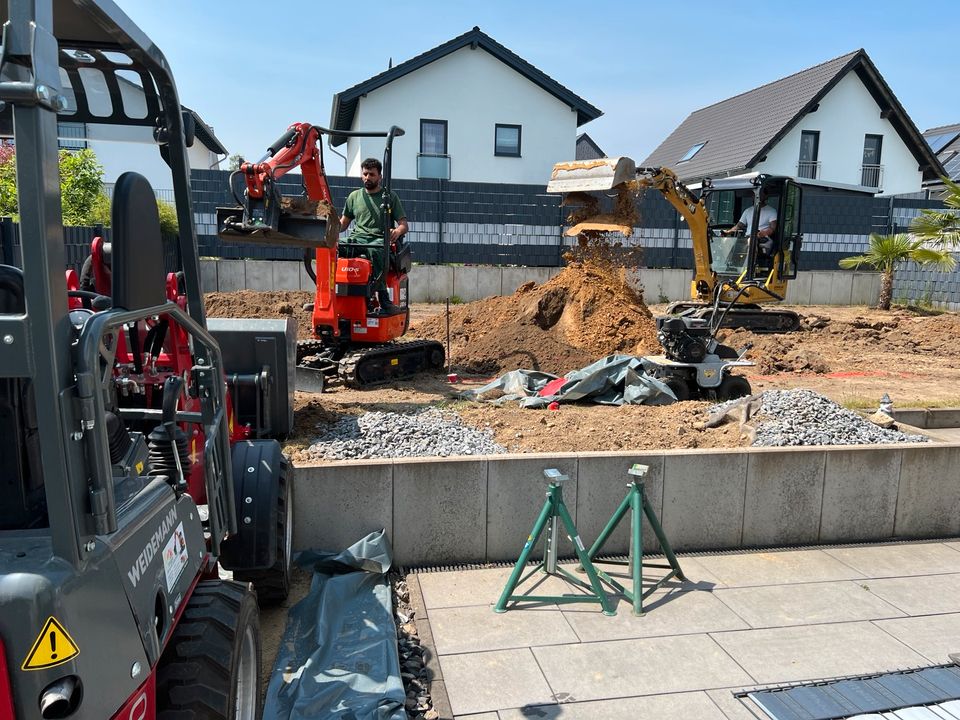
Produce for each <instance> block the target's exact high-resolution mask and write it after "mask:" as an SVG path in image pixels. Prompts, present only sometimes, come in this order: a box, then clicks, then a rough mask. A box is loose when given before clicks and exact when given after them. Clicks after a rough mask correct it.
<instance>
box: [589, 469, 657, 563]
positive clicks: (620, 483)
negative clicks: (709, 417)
mask: <svg viewBox="0 0 960 720" xmlns="http://www.w3.org/2000/svg"><path fill="white" fill-rule="evenodd" d="M635 463H640V464H642V465H646V466H648V467H649V468H650V470H649V472H648V474H647V476H646V477H645V478H644V483H643V486H644V495H645V496H646V499H647V503H648V504H649V506H650V507H651V508H653V511H654V513H655V514H656V516H657V517H658V518H659V517H661V515H662V504H663V455H662V454H641V453H638V454H636V455H630V454H626V453H625V454H622V455H621V454H617V455H612V454H610V453H581V454H580V461H579V465H578V468H577V530H579V531H580V534H581V535H582V536H583V538H584V542H585V543H587V546H588V547H589V546H591V545H592V543H593V541H594V540H595V539H596V538H597V537H599V535H600V533H601V531H602V530H603V528H604V527H605V526H606V524H607V522H608V521H609V520H610V518H611V516H612V515H613V513H614V511H616V509H617V508H618V507H619V506H620V503H621V502H623V499H624V498H625V497H626V494H627V482H628V480H629V479H630V478H631V476H629V475H627V470H628V469H629V468H630V467H631V466H632V465H634V464H635ZM630 522H631V520H630V515H629V513H628V514H627V515H625V516H624V517H623V519H622V520H621V521H620V524H619V525H618V526H617V529H616V530H614V531H613V534H612V535H611V536H610V537H609V539H608V540H607V542H606V543H605V544H604V546H603V548H602V549H601V555H626V554H627V552H629V549H630ZM669 540H670V538H669V537H668V538H667V541H668V542H669ZM643 548H644V550H646V551H659V549H660V543H659V542H658V541H657V536H656V535H654V533H653V528H652V527H651V526H650V523H649V522H648V521H647V519H646V518H644V519H643Z"/></svg>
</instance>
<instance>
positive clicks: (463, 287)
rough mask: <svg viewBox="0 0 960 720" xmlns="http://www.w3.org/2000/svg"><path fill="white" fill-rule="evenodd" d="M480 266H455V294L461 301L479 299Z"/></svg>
mask: <svg viewBox="0 0 960 720" xmlns="http://www.w3.org/2000/svg"><path fill="white" fill-rule="evenodd" d="M479 274H480V268H478V267H477V266H476V265H466V266H458V267H455V268H453V296H452V297H451V302H452V298H453V297H456V298H459V301H460V302H473V301H474V300H479V299H480V296H479V294H478V284H479V280H478V277H479Z"/></svg>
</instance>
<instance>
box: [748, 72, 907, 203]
mask: <svg viewBox="0 0 960 720" xmlns="http://www.w3.org/2000/svg"><path fill="white" fill-rule="evenodd" d="M804 130H816V131H819V132H820V151H819V156H818V159H819V160H820V176H819V179H820V180H824V181H827V182H836V183H844V184H847V185H860V180H861V172H860V168H861V165H862V164H863V139H864V135H867V134H869V135H882V136H883V144H882V149H881V153H880V164H881V165H882V166H883V186H882V188H881V189H882V191H883V194H884V195H899V194H902V193H911V192H918V191H919V190H920V189H921V183H922V180H923V174H922V173H921V172H920V171H919V170H918V169H917V166H918V165H919V163H918V162H917V159H916V158H915V157H914V156H913V153H911V152H910V150H909V149H908V148H907V146H906V144H904V142H903V140H902V139H901V137H900V135H899V134H898V133H897V131H896V129H895V128H894V127H893V125H892V124H891V123H890V121H889V120H886V119H882V118H881V117H880V107H879V106H878V105H877V102H876V100H874V99H873V96H872V95H871V94H870V92H869V91H868V90H867V88H866V87H865V86H864V84H863V82H862V81H861V80H860V78H859V77H858V76H857V74H856V73H854V72H851V73H848V74H847V75H846V76H845V77H844V78H843V79H842V80H841V81H840V82H839V83H837V84H836V86H834V88H833V89H832V90H831V91H830V92H829V93H827V95H826V96H825V97H824V98H823V100H821V101H820V107H819V108H818V109H817V111H816V112H814V113H810V114H808V115H806V116H804V117H803V118H802V119H801V120H800V122H799V123H797V125H796V126H795V127H793V128H792V129H791V130H790V132H789V133H787V135H786V136H785V137H784V138H783V139H782V140H781V141H780V142H779V143H777V145H776V146H774V147H773V148H772V149H771V150H770V152H769V153H767V159H766V160H765V161H764V162H761V163H757V165H756V166H755V168H754V169H755V170H757V171H759V172H768V173H772V174H778V175H796V174H797V162H798V160H799V159H800V134H801V132H802V131H804Z"/></svg>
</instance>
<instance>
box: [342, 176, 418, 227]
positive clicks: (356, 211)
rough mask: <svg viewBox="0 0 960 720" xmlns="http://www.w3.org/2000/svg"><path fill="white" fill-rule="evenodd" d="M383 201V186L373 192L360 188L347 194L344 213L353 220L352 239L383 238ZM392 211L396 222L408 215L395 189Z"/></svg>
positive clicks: (391, 196)
mask: <svg viewBox="0 0 960 720" xmlns="http://www.w3.org/2000/svg"><path fill="white" fill-rule="evenodd" d="M382 203H383V188H381V189H380V190H378V191H377V192H375V193H372V194H371V193H368V192H367V191H366V189H364V188H360V189H358V190H354V191H353V192H352V193H350V194H349V195H348V196H347V202H346V203H345V204H344V206H343V214H344V216H346V217H348V218H350V220H352V221H353V228H352V229H351V230H350V239H351V240H374V239H383V224H382V223H381V221H380V205H381V204H382ZM390 212H391V214H392V215H393V220H394V222H396V221H398V220H400V218H403V217H406V214H405V213H404V211H403V203H401V202H400V198H399V197H397V194H396V193H395V192H393V191H391V192H390Z"/></svg>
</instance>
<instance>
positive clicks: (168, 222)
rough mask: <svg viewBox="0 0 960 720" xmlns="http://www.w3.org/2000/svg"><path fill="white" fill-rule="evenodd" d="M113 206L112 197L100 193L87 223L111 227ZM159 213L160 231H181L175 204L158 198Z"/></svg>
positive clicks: (174, 232) (175, 232)
mask: <svg viewBox="0 0 960 720" xmlns="http://www.w3.org/2000/svg"><path fill="white" fill-rule="evenodd" d="M111 207H112V206H111V204H110V198H108V197H107V195H106V193H100V195H99V197H98V198H97V200H96V202H95V203H94V206H93V210H92V211H91V213H90V215H89V222H88V223H87V224H89V225H103V226H104V227H110V222H111V216H110V211H111ZM157 214H158V215H159V216H160V231H161V232H162V233H163V234H164V235H176V234H178V233H179V231H180V230H179V227H180V226H179V223H178V222H177V209H176V208H175V207H174V206H173V205H171V204H170V203H167V202H164V201H163V200H160V199H157Z"/></svg>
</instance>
